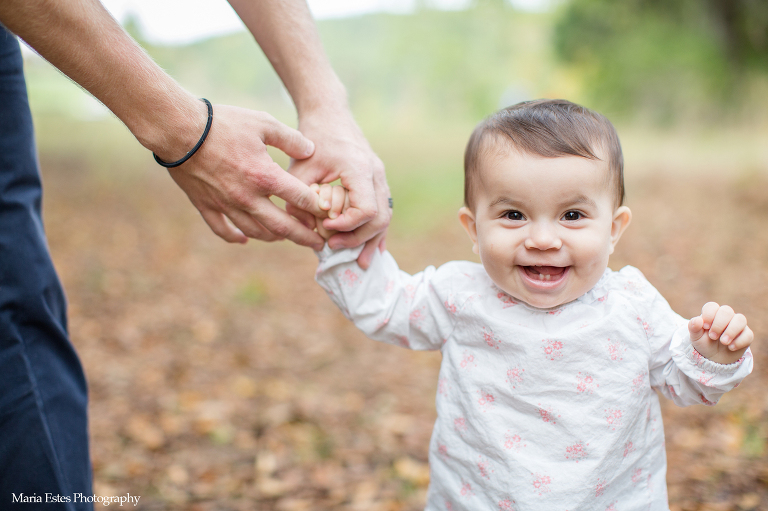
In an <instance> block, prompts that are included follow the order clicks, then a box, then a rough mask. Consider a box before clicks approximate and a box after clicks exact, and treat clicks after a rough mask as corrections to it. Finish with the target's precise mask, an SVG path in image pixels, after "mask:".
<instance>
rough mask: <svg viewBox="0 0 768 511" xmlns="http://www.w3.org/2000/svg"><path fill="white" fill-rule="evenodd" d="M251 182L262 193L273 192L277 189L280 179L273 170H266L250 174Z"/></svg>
mask: <svg viewBox="0 0 768 511" xmlns="http://www.w3.org/2000/svg"><path fill="white" fill-rule="evenodd" d="M249 180H250V182H251V183H252V184H253V186H254V187H256V189H258V190H259V191H260V192H261V194H262V195H267V194H271V193H272V192H273V191H274V190H276V189H277V185H278V183H279V179H278V177H277V175H276V174H275V172H273V171H271V170H264V171H261V172H254V173H252V174H251V176H250V179H249Z"/></svg>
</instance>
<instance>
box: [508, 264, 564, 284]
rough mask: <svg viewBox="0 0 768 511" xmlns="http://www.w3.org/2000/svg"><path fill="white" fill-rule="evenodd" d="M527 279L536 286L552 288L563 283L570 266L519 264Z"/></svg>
mask: <svg viewBox="0 0 768 511" xmlns="http://www.w3.org/2000/svg"><path fill="white" fill-rule="evenodd" d="M518 268H519V269H520V271H522V272H523V276H524V277H525V279H526V280H527V281H529V282H530V283H531V284H533V285H535V286H540V287H542V286H543V287H547V288H551V287H554V286H557V285H559V284H561V283H562V282H563V281H564V280H565V277H566V275H567V274H568V269H569V268H570V266H539V265H536V266H518Z"/></svg>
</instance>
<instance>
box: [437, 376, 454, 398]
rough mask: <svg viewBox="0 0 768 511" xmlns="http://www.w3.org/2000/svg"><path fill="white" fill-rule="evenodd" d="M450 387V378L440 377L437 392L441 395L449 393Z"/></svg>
mask: <svg viewBox="0 0 768 511" xmlns="http://www.w3.org/2000/svg"><path fill="white" fill-rule="evenodd" d="M450 388H451V384H450V383H449V382H448V378H440V379H439V380H437V393H438V394H440V395H441V396H445V395H447V394H448V390H449V389H450Z"/></svg>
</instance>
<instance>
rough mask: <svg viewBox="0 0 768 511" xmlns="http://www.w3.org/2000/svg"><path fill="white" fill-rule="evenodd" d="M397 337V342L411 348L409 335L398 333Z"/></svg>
mask: <svg viewBox="0 0 768 511" xmlns="http://www.w3.org/2000/svg"><path fill="white" fill-rule="evenodd" d="M395 339H397V343H398V344H399V345H400V346H402V347H403V348H410V347H411V342H410V341H409V340H408V337H407V336H405V335H396V336H395Z"/></svg>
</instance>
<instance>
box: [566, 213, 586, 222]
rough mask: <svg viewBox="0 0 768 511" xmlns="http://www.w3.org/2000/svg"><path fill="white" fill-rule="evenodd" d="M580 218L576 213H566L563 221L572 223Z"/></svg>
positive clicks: (580, 215)
mask: <svg viewBox="0 0 768 511" xmlns="http://www.w3.org/2000/svg"><path fill="white" fill-rule="evenodd" d="M582 216H583V215H582V214H581V213H579V212H578V211H568V212H566V213H565V214H564V215H563V220H566V221H569V222H573V221H574V220H579V219H581V217H582Z"/></svg>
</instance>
